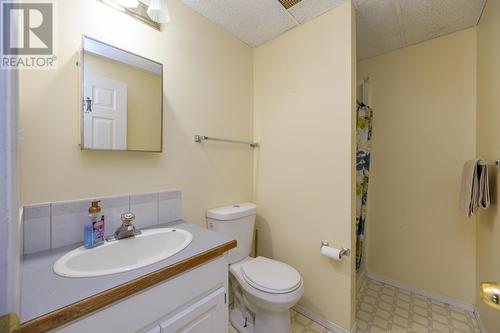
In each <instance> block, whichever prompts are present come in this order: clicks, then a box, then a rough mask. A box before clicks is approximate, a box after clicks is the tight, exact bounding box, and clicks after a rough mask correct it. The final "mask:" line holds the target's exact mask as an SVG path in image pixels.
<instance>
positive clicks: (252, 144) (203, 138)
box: [194, 135, 259, 148]
mask: <svg viewBox="0 0 500 333" xmlns="http://www.w3.org/2000/svg"><path fill="white" fill-rule="evenodd" d="M206 140H212V141H220V142H228V143H237V144H243V145H250V147H252V148H256V147H258V146H259V143H257V142H251V141H241V140H230V139H221V138H214V137H211V136H205V135H195V136H194V142H198V143H199V142H202V141H206Z"/></svg>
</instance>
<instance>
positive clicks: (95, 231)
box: [83, 200, 104, 249]
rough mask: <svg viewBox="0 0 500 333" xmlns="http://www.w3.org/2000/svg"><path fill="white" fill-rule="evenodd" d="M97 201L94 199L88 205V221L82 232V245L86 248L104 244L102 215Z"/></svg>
mask: <svg viewBox="0 0 500 333" xmlns="http://www.w3.org/2000/svg"><path fill="white" fill-rule="evenodd" d="M99 202H100V201H98V200H94V201H92V204H91V206H90V207H89V222H88V223H87V224H85V227H84V233H83V239H84V246H85V248H87V249H91V248H93V247H96V246H98V245H102V244H104V215H101V207H100V206H99Z"/></svg>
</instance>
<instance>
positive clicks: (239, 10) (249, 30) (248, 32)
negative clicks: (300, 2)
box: [182, 0, 297, 46]
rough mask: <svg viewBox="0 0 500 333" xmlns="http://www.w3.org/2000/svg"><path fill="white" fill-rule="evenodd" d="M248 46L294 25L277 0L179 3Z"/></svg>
mask: <svg viewBox="0 0 500 333" xmlns="http://www.w3.org/2000/svg"><path fill="white" fill-rule="evenodd" d="M182 2H183V3H185V4H187V5H188V6H190V7H191V8H192V9H194V10H195V11H197V12H198V13H200V14H201V15H203V16H205V17H207V18H208V19H210V20H211V21H213V22H215V23H217V24H219V25H220V26H222V27H223V28H224V29H226V30H227V31H229V32H230V33H232V34H233V35H235V36H236V37H238V38H239V39H241V40H242V41H243V42H245V43H247V44H248V45H250V46H256V45H259V44H262V43H264V42H266V41H268V40H271V39H273V38H274V37H276V36H278V35H280V34H281V33H283V32H285V31H287V30H289V29H291V28H293V27H294V26H296V25H297V23H296V21H295V20H294V18H293V17H292V16H291V15H290V13H288V12H287V10H286V9H285V8H284V7H283V6H282V5H281V4H280V3H279V1H277V0H209V1H206V0H205V1H204V0H182Z"/></svg>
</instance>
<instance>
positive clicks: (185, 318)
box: [160, 288, 228, 333]
mask: <svg viewBox="0 0 500 333" xmlns="http://www.w3.org/2000/svg"><path fill="white" fill-rule="evenodd" d="M225 294H226V289H225V288H219V289H217V290H216V291H214V292H213V293H211V294H210V295H208V296H207V297H205V298H203V299H201V300H199V301H198V302H196V303H194V304H192V305H191V306H189V307H188V308H186V309H185V310H183V311H181V312H179V313H177V314H176V315H174V316H173V317H171V318H169V319H168V320H167V321H165V322H163V323H162V324H160V326H161V333H224V332H227V329H228V323H227V322H226V316H225V314H224V311H225V309H226V304H225V297H226V296H225Z"/></svg>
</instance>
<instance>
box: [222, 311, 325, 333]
mask: <svg viewBox="0 0 500 333" xmlns="http://www.w3.org/2000/svg"><path fill="white" fill-rule="evenodd" d="M290 317H291V319H292V333H332V332H330V331H329V330H327V329H326V328H324V327H323V326H321V325H319V324H317V323H316V322H314V321H312V320H311V319H309V318H307V317H304V316H303V315H301V314H300V313H298V312H296V311H294V310H291V311H290ZM229 333H238V331H237V330H235V329H234V328H232V327H231V326H229Z"/></svg>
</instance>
